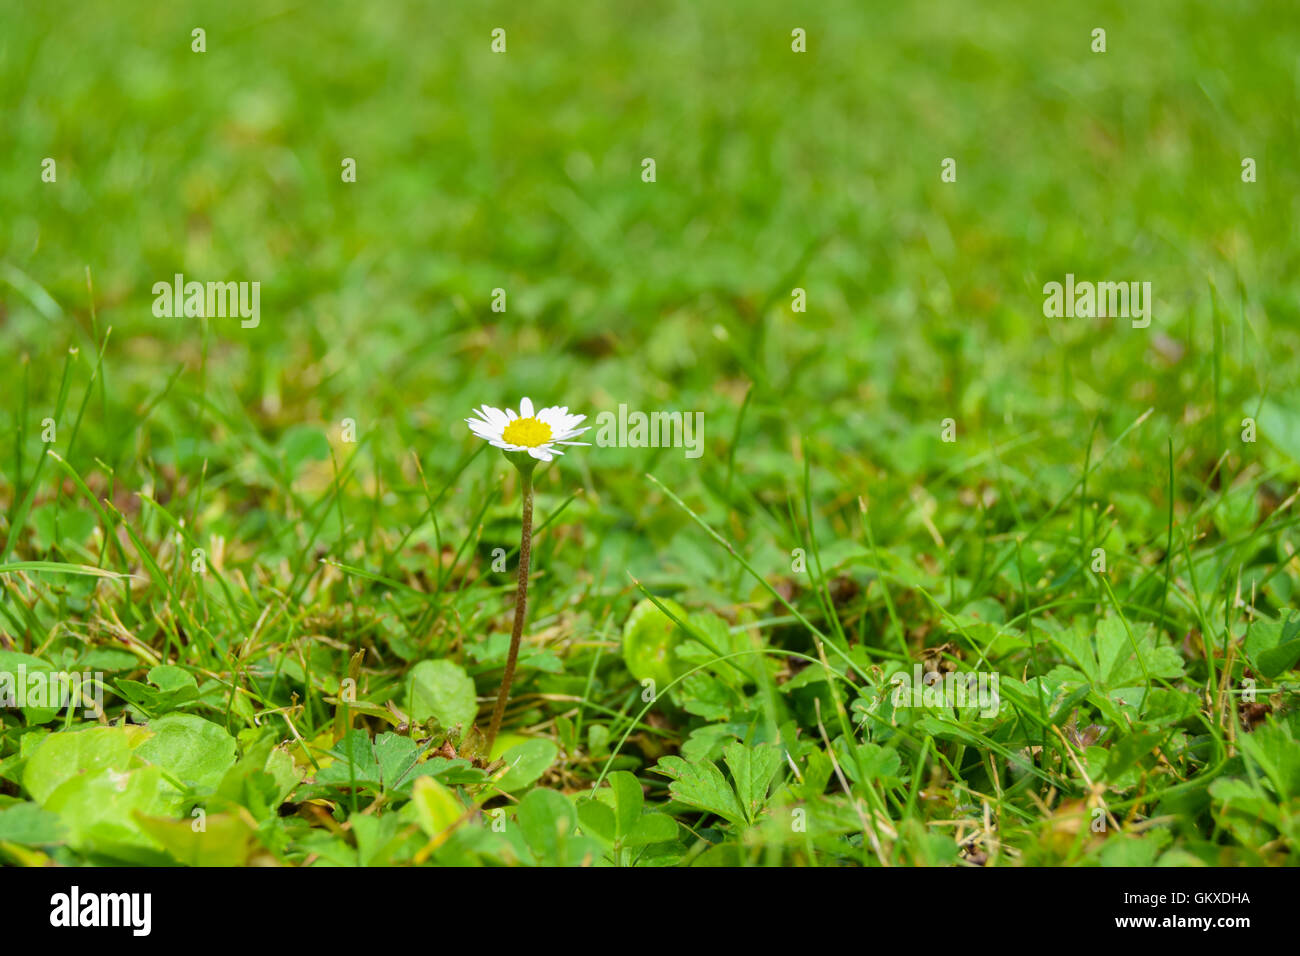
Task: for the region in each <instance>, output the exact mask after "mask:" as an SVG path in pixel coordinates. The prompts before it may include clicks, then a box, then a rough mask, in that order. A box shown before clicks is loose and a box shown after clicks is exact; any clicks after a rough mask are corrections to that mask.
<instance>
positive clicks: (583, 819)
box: [578, 797, 618, 845]
mask: <svg viewBox="0 0 1300 956" xmlns="http://www.w3.org/2000/svg"><path fill="white" fill-rule="evenodd" d="M578 820H579V822H580V823H581V824H582V830H583V832H584V833H589V834H591V835H592V836H594V837H596V838H597V839H599V840H601V841H603V842H605V843H608V844H610V845H613V844H614V843H616V842H618V824H617V823H616V822H615V818H614V811H613V810H611V809H610V808H609V807H607V806H605V804H603V803H601V802H600V801H599V800H597V799H596V798H595V797H588V798H587V799H585V800H580V801H578Z"/></svg>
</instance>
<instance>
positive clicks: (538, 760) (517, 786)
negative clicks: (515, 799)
mask: <svg viewBox="0 0 1300 956" xmlns="http://www.w3.org/2000/svg"><path fill="white" fill-rule="evenodd" d="M559 756H560V748H559V747H557V746H556V745H555V744H554V743H553V742H551V741H549V740H546V739H545V738H542V737H535V738H533V739H532V740H525V741H524V742H523V743H519V744H515V745H514V746H513V747H511V748H510V749H509V750H507V751H506V752H505V753H503V754H502V755H501V759H502V760H504V761H505V762H506V766H508V767H509V768H510V769H509V770H507V771H506V773H505V775H504V776H503V777H502V778H501V779H500V780H498V781H497V786H498V787H500V788H501V789H502V790H505V791H507V792H511V791H515V790H522V789H523V788H524V787H526V786H528V785H529V784H530V783H533V782H534V781H536V780H537V779H538V778H539V777H540V776H541V775H542V774H544V773H546V771H547V770H549V769H550V768H551V764H553V763H555V761H556V758H558V757H559Z"/></svg>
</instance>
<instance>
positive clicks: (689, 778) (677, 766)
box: [656, 757, 747, 827]
mask: <svg viewBox="0 0 1300 956" xmlns="http://www.w3.org/2000/svg"><path fill="white" fill-rule="evenodd" d="M656 770H657V771H658V772H659V773H662V774H663V775H664V776H666V777H668V778H669V779H670V780H671V781H672V782H671V783H669V784H668V792H669V793H671V794H672V795H673V799H674V800H676V801H678V802H679V803H684V804H686V805H687V806H688V807H695V808H696V809H697V810H704V811H706V812H708V813H714V814H717V815H718V816H720V817H722V819H724V820H726V821H727V822H728V823H730V824H732V825H733V826H737V827H743V826H744V825H745V823H746V822H747V820H746V817H745V811H744V809H742V807H741V804H740V801H739V800H737V799H736V792H735V791H734V790H732V789H731V785H730V784H729V783H727V778H726V777H724V776H723V775H722V771H721V770H719V769H718V767H717V765H716V764H715V763H713V761H711V760H705V761H702V762H700V763H687V762H686V761H685V760H683V759H682V758H681V757H664V758H662V759H661V760H660V761H659V763H658V765H657V766H656Z"/></svg>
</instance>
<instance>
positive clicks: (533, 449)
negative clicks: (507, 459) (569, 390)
mask: <svg viewBox="0 0 1300 956" xmlns="http://www.w3.org/2000/svg"><path fill="white" fill-rule="evenodd" d="M474 414H475V415H477V416H478V418H467V419H465V422H466V423H467V424H468V425H469V430H470V431H472V432H473V433H474V434H475V435H477V436H478V437H479V438H482V439H484V440H486V441H488V442H490V443H491V444H493V445H495V446H496V447H497V448H500V449H503V450H504V451H526V452H528V454H529V455H531V456H532V457H534V458H536V459H537V460H538V461H550V460H551V459H552V458H553V457H554V456H556V455H563V454H564V452H562V451H560V450H559V449H558V448H556V447H555V446H556V445H588V444H590V442H585V441H570V440H569V439H571V438H575V437H577V436H578V435H581V434H582V433H583V432H585V431H587V427H583V428H578V427H577V426H578V425H579V424H581V423H582V421H583V420H584V419H586V417H587V416H586V415H570V414H569V408H568V406H567V405H552V406H551V407H550V408H543V409H541V410H539V411H537V412H534V411H533V403H532V402H531V401H530V400H529V399H527V398H521V399H520V400H519V414H518V415H516V414H515V413H514V410H513V409H510V408H507V409H506V410H505V411H504V412H503V411H501V409H499V408H493V407H492V406H491V405H484V406H483V407H482V408H476V409H474Z"/></svg>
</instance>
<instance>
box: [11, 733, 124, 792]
mask: <svg viewBox="0 0 1300 956" xmlns="http://www.w3.org/2000/svg"><path fill="white" fill-rule="evenodd" d="M144 736H145V731H144V729H143V728H140V727H132V728H127V727H92V728H90V729H88V730H76V731H64V732H61V733H53V734H50V735H49V736H48V737H46V738H45V739H44V740H43V741H41V743H40V744H39V746H38V747H37V748H36V750H35V751H34V752H33V753H32V754H31V756H29V757H28V759H27V765H26V766H25V767H24V768H23V787H24V788H26V790H27V792H28V793H30V794H31V795H32V798H33V799H34V800H35V801H36V802H37V803H40V804H44V803H45V802H46V800H48V799H49V798H50V795H51V794H53V793H54V791H55V790H57V789H58V788H59V787H60V786H61V785H62V784H64V783H65V782H67V781H68V780H71V779H72V778H74V777H82V776H93V775H95V774H98V773H101V772H102V771H105V770H114V771H118V772H124V771H125V770H126V769H127V766H128V765H129V764H130V762H131V754H132V750H133V749H134V747H136V746H138V745H139V743H140V741H141V740H142V739H143V738H144Z"/></svg>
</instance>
